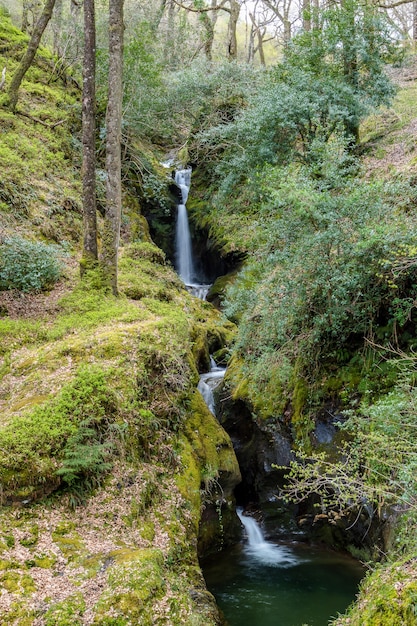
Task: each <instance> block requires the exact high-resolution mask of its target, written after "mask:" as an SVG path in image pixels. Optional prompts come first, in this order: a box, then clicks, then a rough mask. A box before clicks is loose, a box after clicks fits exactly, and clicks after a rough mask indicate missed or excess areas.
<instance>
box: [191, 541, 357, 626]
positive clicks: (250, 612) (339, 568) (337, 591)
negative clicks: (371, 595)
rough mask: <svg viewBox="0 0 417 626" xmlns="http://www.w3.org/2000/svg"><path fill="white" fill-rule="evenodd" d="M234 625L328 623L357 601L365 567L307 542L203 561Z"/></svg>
mask: <svg viewBox="0 0 417 626" xmlns="http://www.w3.org/2000/svg"><path fill="white" fill-rule="evenodd" d="M203 573H204V577H205V579H206V583H207V587H208V589H209V590H210V591H211V592H212V594H213V595H214V596H215V598H216V601H217V604H218V606H219V607H220V608H221V609H222V611H223V613H224V615H225V617H226V619H227V622H228V624H229V626H302V625H304V624H308V625H309V626H325V625H327V624H328V621H329V620H330V619H331V618H332V617H336V616H337V615H338V613H343V612H344V611H345V609H346V608H347V607H348V605H349V604H350V603H351V602H352V601H353V600H354V598H355V595H356V592H357V590H358V584H359V581H360V580H361V578H362V577H363V575H364V570H363V568H362V567H361V566H360V564H358V563H357V562H356V561H355V560H353V559H350V558H349V557H346V556H344V555H339V554H336V553H332V552H328V551H324V550H320V549H317V548H312V547H310V546H307V545H304V544H301V545H300V544H291V545H284V544H281V545H280V544H274V543H271V542H267V541H263V538H261V539H259V541H258V543H257V544H256V543H255V544H254V543H253V542H252V541H251V544H250V545H249V544H248V543H246V544H243V545H239V546H235V547H234V548H232V549H231V550H228V551H225V552H223V553H222V554H220V555H218V554H217V555H215V556H214V557H213V558H212V559H210V560H207V561H206V562H205V563H203Z"/></svg>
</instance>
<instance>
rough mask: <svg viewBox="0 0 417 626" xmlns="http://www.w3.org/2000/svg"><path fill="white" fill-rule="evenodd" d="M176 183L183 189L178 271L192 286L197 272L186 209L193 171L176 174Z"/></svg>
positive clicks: (178, 171)
mask: <svg viewBox="0 0 417 626" xmlns="http://www.w3.org/2000/svg"><path fill="white" fill-rule="evenodd" d="M175 182H176V183H177V185H178V187H179V188H180V189H181V203H180V204H179V205H178V215H177V230H176V240H175V248H176V262H177V271H178V274H179V275H180V278H181V279H182V280H183V281H184V283H185V284H186V285H191V284H192V283H193V280H194V279H195V271H194V263H193V255H192V248H191V236H190V227H189V225H188V213H187V207H186V204H187V199H188V192H189V190H190V185H191V169H190V168H188V169H184V170H177V171H176V172H175Z"/></svg>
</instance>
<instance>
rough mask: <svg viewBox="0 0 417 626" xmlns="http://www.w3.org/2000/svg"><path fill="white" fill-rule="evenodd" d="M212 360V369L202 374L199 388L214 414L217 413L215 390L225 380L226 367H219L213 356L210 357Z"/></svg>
mask: <svg viewBox="0 0 417 626" xmlns="http://www.w3.org/2000/svg"><path fill="white" fill-rule="evenodd" d="M210 361H211V369H210V371H209V372H207V374H201V376H200V380H199V383H198V386H197V389H198V391H199V392H200V393H201V395H202V396H203V398H204V401H205V403H206V404H207V406H208V408H209V409H210V411H211V412H212V413H213V415H216V410H215V406H214V395H213V391H214V390H215V389H216V387H218V386H219V384H220V383H221V381H222V380H223V378H224V374H225V372H226V369H225V368H224V367H218V366H217V365H216V362H215V361H214V359H213V357H210Z"/></svg>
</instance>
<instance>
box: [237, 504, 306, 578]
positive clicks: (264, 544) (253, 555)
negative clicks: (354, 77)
mask: <svg viewBox="0 0 417 626" xmlns="http://www.w3.org/2000/svg"><path fill="white" fill-rule="evenodd" d="M237 514H238V516H239V519H240V521H241V522H242V524H243V526H244V528H245V532H246V537H247V544H246V546H245V552H246V555H247V557H248V558H249V559H250V561H252V562H253V563H254V564H256V565H266V566H270V567H292V566H294V565H297V564H298V563H300V562H301V559H300V558H299V557H297V556H296V555H295V554H294V552H293V551H292V550H290V548H287V547H286V546H279V545H277V544H275V543H272V542H270V541H266V539H265V537H264V536H263V533H262V530H261V527H260V526H259V524H258V522H257V521H256V520H255V519H254V518H253V517H249V516H248V515H243V512H242V510H241V509H238V510H237Z"/></svg>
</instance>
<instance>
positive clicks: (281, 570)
mask: <svg viewBox="0 0 417 626" xmlns="http://www.w3.org/2000/svg"><path fill="white" fill-rule="evenodd" d="M175 180H176V182H177V185H178V186H179V187H180V189H181V194H182V202H181V203H180V204H179V205H178V217H177V228H176V269H177V272H178V274H179V276H180V277H181V279H182V280H183V282H184V283H185V285H186V287H187V288H188V289H189V290H190V291H191V293H193V295H195V296H197V297H199V298H201V299H205V297H206V294H207V291H208V289H209V285H204V284H200V283H199V277H198V276H197V273H196V270H195V263H194V259H193V254H192V241H191V235H190V228H189V225H188V215H187V208H186V202H187V198H188V192H189V188H190V184H191V170H190V169H184V170H180V171H177V172H176V174H175ZM210 363H211V367H210V371H208V372H206V373H203V374H201V376H200V381H199V384H198V390H199V391H200V393H201V395H202V396H203V398H204V401H205V403H206V404H207V406H208V408H209V409H210V411H211V413H212V414H213V415H214V416H216V413H217V411H216V402H215V394H214V391H215V389H216V388H217V387H219V386H220V385H221V383H222V381H223V378H224V375H225V371H226V369H225V368H223V367H219V366H218V365H217V364H216V362H215V361H214V359H213V357H211V358H210ZM237 515H238V517H239V519H240V522H241V524H242V541H241V542H240V543H238V544H237V545H234V546H233V547H231V548H227V549H225V550H223V551H221V552H216V553H215V554H212V555H211V556H209V557H207V558H205V559H203V560H202V562H201V566H202V571H203V575H204V578H205V580H206V584H207V588H208V590H209V591H210V592H211V593H212V594H213V595H214V597H215V599H216V601H217V603H218V606H219V608H220V609H221V610H222V611H223V613H224V616H225V618H226V620H227V624H228V626H247V625H248V624H256V626H302V625H305V624H309V625H310V626H323V624H325V623H327V622H328V621H329V620H330V619H331V618H333V617H336V616H337V615H338V614H339V613H341V612H344V611H345V610H346V608H347V607H348V605H349V604H350V603H351V602H352V601H353V600H354V599H355V595H356V592H357V590H358V584H359V582H360V580H361V578H362V577H363V575H364V568H363V567H362V566H361V564H360V563H359V562H358V561H356V560H355V559H353V558H351V557H349V556H347V555H345V554H340V553H337V552H333V551H331V550H328V549H326V548H320V547H317V546H312V545H310V544H309V543H308V542H306V541H289V540H286V541H283V540H282V538H281V539H280V536H279V532H282V529H276V536H274V533H273V532H272V536H268V537H266V536H265V534H264V531H263V529H262V526H261V524H260V523H259V522H258V521H257V520H256V519H255V517H254V516H252V515H248V514H247V513H246V512H245V511H244V510H243V509H241V508H239V509H237ZM270 534H271V532H270ZM281 537H282V535H281Z"/></svg>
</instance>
